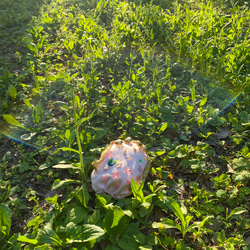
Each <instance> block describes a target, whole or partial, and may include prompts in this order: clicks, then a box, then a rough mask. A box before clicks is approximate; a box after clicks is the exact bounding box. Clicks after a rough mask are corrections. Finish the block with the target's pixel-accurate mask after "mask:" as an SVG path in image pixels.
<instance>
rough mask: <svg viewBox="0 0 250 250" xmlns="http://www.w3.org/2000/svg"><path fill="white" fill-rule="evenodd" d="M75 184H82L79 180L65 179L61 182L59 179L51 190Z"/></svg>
mask: <svg viewBox="0 0 250 250" xmlns="http://www.w3.org/2000/svg"><path fill="white" fill-rule="evenodd" d="M73 183H77V184H81V182H80V181H78V180H71V179H65V180H62V181H61V180H60V179H57V180H55V181H54V183H53V185H52V188H51V189H57V188H60V187H61V186H63V185H64V184H73Z"/></svg>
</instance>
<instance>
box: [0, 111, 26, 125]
mask: <svg viewBox="0 0 250 250" xmlns="http://www.w3.org/2000/svg"><path fill="white" fill-rule="evenodd" d="M3 118H4V120H5V121H6V122H8V123H9V124H11V125H13V126H19V127H21V128H25V127H24V126H23V125H22V124H21V123H20V122H19V121H17V120H16V119H15V118H14V117H13V116H12V115H10V114H8V115H3Z"/></svg>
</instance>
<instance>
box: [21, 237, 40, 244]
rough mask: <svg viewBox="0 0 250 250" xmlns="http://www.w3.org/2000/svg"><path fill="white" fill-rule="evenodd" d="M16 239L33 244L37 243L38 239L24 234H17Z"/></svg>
mask: <svg viewBox="0 0 250 250" xmlns="http://www.w3.org/2000/svg"><path fill="white" fill-rule="evenodd" d="M17 240H18V241H21V242H26V243H30V244H33V245H36V244H37V243H38V240H36V239H29V238H28V237H26V236H22V235H21V236H19V237H18V238H17Z"/></svg>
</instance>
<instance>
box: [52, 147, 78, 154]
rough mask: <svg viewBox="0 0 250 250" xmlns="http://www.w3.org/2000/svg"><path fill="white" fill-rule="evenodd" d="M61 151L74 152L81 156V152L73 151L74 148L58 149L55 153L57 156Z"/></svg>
mask: <svg viewBox="0 0 250 250" xmlns="http://www.w3.org/2000/svg"><path fill="white" fill-rule="evenodd" d="M60 150H62V151H72V152H75V153H77V154H80V152H79V151H78V150H76V149H73V148H67V147H63V148H58V149H57V150H56V151H55V152H54V154H57V153H58V152H59V151H60Z"/></svg>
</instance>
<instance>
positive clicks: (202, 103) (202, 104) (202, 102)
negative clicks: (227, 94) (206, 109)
mask: <svg viewBox="0 0 250 250" xmlns="http://www.w3.org/2000/svg"><path fill="white" fill-rule="evenodd" d="M206 102H207V97H204V98H203V99H202V100H201V102H200V107H202V106H204V105H205V104H206Z"/></svg>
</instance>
